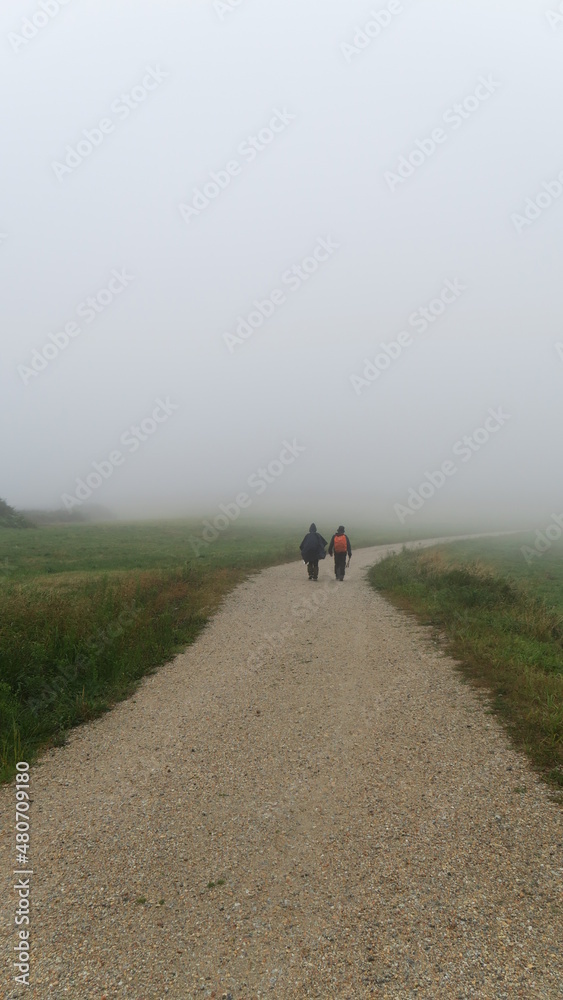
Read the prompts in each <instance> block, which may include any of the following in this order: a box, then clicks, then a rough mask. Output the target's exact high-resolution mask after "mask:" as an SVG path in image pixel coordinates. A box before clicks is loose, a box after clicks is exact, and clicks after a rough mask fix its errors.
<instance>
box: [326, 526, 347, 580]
mask: <svg viewBox="0 0 563 1000" xmlns="http://www.w3.org/2000/svg"><path fill="white" fill-rule="evenodd" d="M333 552H334V575H335V577H336V579H337V580H343V579H344V573H345V571H346V556H348V565H350V559H351V558H352V546H351V545H350V539H349V538H348V535H347V534H345V531H344V525H343V524H341V525H340V527H339V529H338V531H337V532H336V534H335V535H333V536H332V538H331V540H330V545H329V547H328V554H329V556H331V555H332V553H333Z"/></svg>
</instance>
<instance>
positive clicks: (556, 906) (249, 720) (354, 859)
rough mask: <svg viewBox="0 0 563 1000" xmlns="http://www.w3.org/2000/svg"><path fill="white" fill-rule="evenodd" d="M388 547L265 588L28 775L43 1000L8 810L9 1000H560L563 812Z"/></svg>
mask: <svg viewBox="0 0 563 1000" xmlns="http://www.w3.org/2000/svg"><path fill="white" fill-rule="evenodd" d="M383 551H385V550H384V549H380V550H375V549H365V550H361V551H359V552H356V553H354V556H353V559H352V568H351V570H350V572H349V573H347V575H346V579H345V581H344V583H336V581H335V580H334V577H333V575H332V573H331V566H330V563H329V560H328V559H327V560H326V561H325V563H323V564H321V574H320V580H319V582H318V583H314V582H309V581H308V580H307V578H306V572H305V570H304V567H303V565H302V564H299V563H295V564H291V565H287V566H281V567H277V568H274V569H269V570H266V571H265V572H263V573H261V574H260V575H259V576H256V577H253V578H252V579H251V580H249V581H248V582H246V583H245V584H243V585H242V586H240V587H239V588H238V589H237V590H236V591H235V592H234V593H233V594H231V595H230V596H229V597H228V598H227V600H226V601H225V603H224V605H223V607H222V609H221V611H220V612H219V614H218V615H217V616H216V617H215V619H214V620H213V622H212V623H211V625H210V626H209V627H208V629H207V630H206V631H205V633H204V634H203V635H202V636H201V637H200V639H199V640H198V641H197V642H196V643H195V645H193V646H192V647H190V648H189V649H188V650H187V652H186V653H184V654H183V655H181V656H179V657H178V658H177V659H176V660H174V662H173V663H171V664H169V665H167V666H166V667H164V668H163V669H162V670H160V671H159V672H158V673H157V674H155V675H154V676H152V677H150V678H148V679H147V680H146V681H145V682H144V683H143V685H142V687H141V688H140V689H139V691H138V693H137V694H136V695H135V696H134V697H133V698H132V699H131V700H130V701H128V702H125V703H123V704H121V705H119V706H117V708H116V709H115V710H114V711H113V712H111V713H109V714H108V715H106V716H105V717H103V718H101V719H99V720H98V721H97V722H95V723H94V724H92V725H88V726H86V727H84V728H82V729H79V730H76V731H75V732H73V734H72V735H71V738H70V741H69V744H68V745H67V746H66V747H64V748H61V749H57V750H53V751H50V752H49V753H48V754H47V755H46V757H45V758H44V759H43V761H42V763H41V764H40V765H39V766H37V767H35V768H34V769H33V770H32V777H31V787H32V798H33V802H32V808H31V859H32V864H33V872H34V874H33V875H32V876H31V877H30V879H31V898H32V920H31V925H30V930H31V937H30V941H31V984H32V985H31V987H30V988H29V989H26V988H24V987H20V988H17V987H15V985H14V984H13V976H14V975H15V970H14V969H13V968H12V966H11V962H12V958H11V956H12V955H13V954H15V953H14V952H13V951H12V950H11V949H12V948H13V946H14V945H15V944H16V941H17V938H16V933H15V927H14V913H15V909H16V893H15V892H14V890H13V889H12V888H11V887H12V886H13V884H14V883H15V881H16V879H14V876H13V875H12V871H13V869H14V868H15V867H16V865H15V857H14V855H15V851H14V848H13V844H12V840H13V837H12V835H11V834H10V833H9V831H10V830H11V829H13V826H14V816H13V813H14V787H13V786H10V787H6V788H3V789H2V790H1V791H0V816H1V819H2V838H1V847H0V858H1V862H2V870H3V872H4V873H5V876H4V879H5V881H4V884H5V888H6V891H5V892H4V893H3V896H4V903H3V906H2V915H1V916H2V924H1V929H2V939H1V946H2V986H3V991H2V996H4V997H7V998H13V997H20V996H23V995H25V996H26V997H30V998H31V997H32V998H34V1000H35V998H40V1000H44V998H51V997H53V998H55V997H56V998H59V997H60V998H63V997H64V998H66V997H73V998H77V1000H86V998H92V997H96V998H103V997H107V998H108V1000H109V998H113V997H119V998H121V997H127V998H134V1000H161V998H165V997H168V998H170V1000H172V998H174V1000H176V998H177V1000H190V998H192V997H216V998H221V997H223V998H232V1000H242V998H245V1000H250V998H257V997H272V998H274V997H275V998H276V1000H282V998H300V997H315V998H319V1000H321V998H322V1000H329V998H335V1000H344V998H355V997H386V998H388V997H397V998H399V997H400V998H403V997H405V998H407V997H417V998H432V1000H436V998H438V1000H442V998H448V1000H449V998H460V1000H461V998H468V997H478V998H490V1000H500V998H510V1000H513V998H516V997H519V998H520V997H521V998H526V1000H530V998H551V1000H553V998H560V997H563V986H562V983H563V930H562V928H563V905H562V896H563V815H562V813H561V811H560V810H559V809H558V807H557V806H556V805H554V804H553V803H552V802H550V800H549V798H548V795H549V793H548V790H547V789H546V788H545V787H544V786H543V785H542V784H541V783H540V782H539V781H538V780H537V779H536V777H535V776H534V775H533V773H532V771H531V770H530V768H529V766H528V765H527V763H526V762H525V760H524V759H523V758H522V757H520V756H519V755H517V754H516V753H515V752H514V751H512V750H511V749H510V746H509V744H508V742H507V740H506V738H505V736H504V735H503V733H502V732H501V730H500V728H499V726H498V725H497V723H496V722H495V720H494V718H493V717H492V716H491V715H490V714H488V713H487V711H486V707H485V706H484V705H483V704H482V703H481V702H480V701H479V699H478V697H477V695H476V694H474V693H473V692H472V691H471V690H470V689H469V688H468V687H467V686H466V685H464V684H463V683H462V682H461V681H460V679H459V677H458V675H457V674H456V673H455V670H454V668H453V664H452V662H451V661H450V660H449V659H448V658H446V657H444V656H443V655H442V654H441V653H440V652H439V650H438V648H437V647H436V645H435V644H434V643H433V642H432V640H431V638H430V632H429V629H427V628H423V627H421V626H418V625H416V624H414V622H413V621H412V620H410V619H408V618H407V617H405V616H404V615H402V614H400V613H399V612H397V611H395V610H394V609H393V608H391V607H390V606H389V605H388V604H387V603H386V602H385V601H384V600H383V599H382V598H381V597H379V596H378V595H377V594H376V593H374V592H373V591H372V590H371V589H370V587H369V586H368V584H367V583H366V581H365V570H366V568H367V567H368V566H369V565H371V564H373V563H374V562H375V561H376V558H378V557H379V555H380V554H381V552H383ZM304 602H305V603H304ZM307 602H309V603H308V604H307Z"/></svg>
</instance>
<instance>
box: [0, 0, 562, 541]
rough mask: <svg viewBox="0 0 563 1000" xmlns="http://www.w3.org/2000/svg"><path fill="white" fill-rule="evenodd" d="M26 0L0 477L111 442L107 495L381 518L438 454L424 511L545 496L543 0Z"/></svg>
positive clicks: (24, 479) (16, 58) (549, 311)
mask: <svg viewBox="0 0 563 1000" xmlns="http://www.w3.org/2000/svg"><path fill="white" fill-rule="evenodd" d="M43 3H44V7H45V8H46V9H48V12H47V13H45V12H44V11H43V12H42V11H41V4H40V3H39V0H29V2H27V0H26V2H22V3H19V4H17V5H13V4H4V5H3V6H2V8H1V10H0V45H1V46H2V82H3V90H4V95H5V97H4V101H3V102H2V110H1V112H0V114H1V116H2V135H3V140H4V141H3V149H4V154H3V157H2V164H1V168H0V169H1V179H2V183H1V192H2V196H1V201H0V234H1V235H0V268H1V272H0V273H1V274H2V297H1V310H2V376H1V379H2V383H1V403H0V405H1V408H2V419H3V432H2V475H1V477H0V496H4V497H5V498H6V499H7V500H8V502H9V503H11V504H12V505H14V506H16V507H19V508H37V507H51V508H56V507H60V506H61V504H62V502H63V501H62V498H63V496H64V495H65V494H66V495H67V497H69V496H70V497H72V496H74V494H75V490H76V488H77V480H80V479H82V480H84V479H85V478H86V477H87V476H88V475H90V474H92V472H93V471H94V468H95V467H94V465H93V463H98V466H100V465H101V468H102V469H105V471H106V473H107V472H108V467H107V465H104V463H107V462H109V463H110V466H109V468H110V470H111V475H109V474H108V475H107V478H103V476H100V475H98V478H100V479H101V480H102V481H101V485H99V486H96V488H95V489H93V490H92V496H91V500H92V502H96V503H99V504H102V505H104V506H106V507H108V508H109V509H110V510H112V511H114V512H115V513H117V514H119V515H120V516H128V515H135V516H141V515H144V514H151V515H154V514H155V513H159V514H163V515H168V514H178V515H184V514H185V515H192V514H199V513H200V512H205V513H216V512H218V511H219V505H220V504H225V505H226V504H230V503H233V502H235V498H236V497H237V495H240V494H241V493H246V495H247V496H248V497H249V498H250V505H249V507H248V509H249V510H252V512H254V513H255V514H256V515H262V514H267V513H268V512H271V511H283V510H287V511H290V510H291V511H293V512H296V513H298V514H299V515H300V516H301V514H302V516H303V519H304V521H306V522H307V524H308V522H309V520H310V519H311V518H315V517H318V512H322V513H323V514H324V513H326V516H327V517H328V516H333V517H334V518H335V519H337V521H339V520H340V519H342V518H344V520H345V523H348V522H349V520H350V518H351V517H357V516H360V514H369V515H370V516H372V515H373V517H374V519H375V520H377V519H378V518H379V519H388V520H389V521H391V522H394V523H396V524H397V525H398V524H399V517H398V516H397V514H396V510H395V505H396V504H401V505H406V503H407V498H408V496H409V490H410V489H411V488H412V489H414V490H417V489H418V487H419V485H420V484H422V483H423V482H424V481H425V480H426V477H427V474H428V473H430V474H433V475H434V473H435V472H436V470H439V469H440V468H441V467H442V465H443V463H444V462H448V461H451V462H453V464H454V465H455V471H454V472H453V473H451V474H449V475H448V477H447V479H446V480H445V483H444V485H443V486H440V488H437V489H436V492H435V495H434V496H433V497H430V498H429V499H428V500H427V501H425V504H424V505H423V508H421V509H420V510H418V511H417V512H415V513H414V514H412V515H408V518H407V522H408V524H409V526H411V525H412V526H413V530H414V531H415V530H416V527H415V525H417V524H423V523H424V519H425V518H430V517H431V518H433V519H439V518H440V517H444V518H446V517H447V518H452V517H458V516H459V518H460V519H462V520H463V518H464V517H468V516H470V515H471V516H472V515H476V514H477V515H479V514H481V515H482V516H483V517H486V516H488V515H489V514H491V512H493V513H494V515H495V516H497V517H499V518H500V519H501V520H502V519H504V518H506V523H507V525H509V524H510V525H512V524H513V523H515V520H516V521H518V517H521V520H522V526H526V525H530V526H534V525H535V524H536V523H537V524H541V523H543V521H544V520H546V519H548V518H549V516H550V514H551V512H552V511H553V510H557V511H561V510H562V509H563V473H562V466H561V461H560V454H561V451H560V427H561V415H562V402H561V400H562V396H563V393H562V389H563V322H562V317H561V306H560V302H561V227H562V221H563V196H561V195H560V193H559V192H563V183H561V182H560V181H558V180H557V177H558V175H559V174H560V175H561V179H562V180H563V173H562V172H563V148H562V146H561V137H560V121H561V107H562V104H563V16H559V19H558V18H557V17H556V16H555V15H552V16H551V17H550V18H549V19H548V17H547V16H546V12H547V11H552V12H554V11H557V9H558V7H557V2H556V0H553V2H552V3H551V4H550V3H549V2H547V0H545V2H544V0H541V2H536V0H471V3H469V2H465V3H462V2H461V0H452V2H449V3H447V4H446V3H444V0H418V2H411V0H405V2H403V3H398V2H396V0H395V2H393V0H391V3H387V4H384V3H380V2H378V0H376V2H375V3H374V4H372V5H370V4H369V3H365V2H358V0H348V2H347V3H345V4H344V3H341V2H337V0H323V2H322V3H320V2H318V0H315V2H309V3H303V0H262V2H260V0H240V2H239V3H238V4H235V3H234V0H232V3H231V2H230V0H225V2H224V3H220V2H219V3H213V0H198V2H182V3H181V2H178V0H175V2H172V0H168V2H163V0H158V2H157V0H120V2H119V3H113V2H109V0H69V2H67V3H66V4H65V5H63V6H60V9H59V10H58V12H57V10H56V8H57V0H43ZM382 11H386V12H387V13H386V14H382V13H381V12H382ZM37 12H40V14H39V16H37ZM49 12H50V13H49ZM374 12H379V23H378V21H377V20H374ZM25 18H30V19H33V18H35V21H33V20H29V21H28V22H26V23H27V28H25V27H22V24H24V23H25V22H24V19H25ZM45 20H46V23H45V24H43V21H45ZM368 22H370V24H369V25H368V28H367V29H366V30H367V33H366V32H365V31H364V33H360V34H359V35H358V34H357V32H358V30H359V29H361V31H363V26H366V24H367V23H368ZM383 22H385V24H383ZM387 22H389V23H387ZM370 33H371V36H373V37H371V36H370ZM25 34H27V36H28V37H27V39H26V38H25ZM355 38H356V41H357V42H358V44H357V45H356V46H354V39H355ZM362 46H363V47H362ZM149 88H150V89H149ZM123 95H125V97H124V96H123ZM127 95H129V96H127ZM133 95H136V97H135V96H133ZM475 95H477V96H475ZM456 105H457V106H458V110H457V111H456V110H455V106H456ZM460 105H461V109H462V110H461V111H460V110H459V106H460ZM100 122H103V123H104V124H103V127H102V128H101V127H100ZM272 125H274V126H275V129H274V128H273V127H271V126H272ZM264 129H266V130H268V129H270V131H269V132H268V131H265V132H264V131H261V130H264ZM92 130H98V131H94V132H93V131H92ZM85 133H86V134H85ZM259 133H261V135H262V140H260V139H258V143H259V145H262V146H263V147H264V148H257V147H256V146H254V148H253V146H252V139H251V138H250V137H252V136H257V135H258V134H259ZM88 134H89V136H90V138H88ZM432 136H434V138H432ZM92 138H94V139H95V140H97V142H98V144H97V145H95V144H94V145H92V147H91V152H89V155H85V156H84V158H83V159H82V158H81V157H78V165H76V159H77V154H76V152H74V153H73V151H76V148H77V145H78V144H79V143H80V142H81V141H85V142H86V146H82V150H88V143H89V142H90V139H92ZM270 139H271V141H270ZM421 146H422V148H423V150H426V151H427V152H424V151H423V152H420V149H421ZM79 148H80V147H79ZM415 150H418V153H415V155H414V157H413V160H414V163H415V164H416V165H415V166H413V165H412V164H411V165H410V169H409V160H408V158H409V156H411V154H412V153H413V151H415ZM428 151H430V154H429V155H427V153H428ZM69 155H70V161H69V162H70V163H71V164H72V166H71V167H70V168H68V169H65V166H66V162H65V160H66V158H67V157H69ZM73 156H74V159H73V158H72V157H73ZM401 157H403V158H404V159H401ZM421 158H422V162H421V163H420V165H419V161H420V160H421ZM401 164H402V171H403V174H405V175H406V176H404V177H401V176H400V174H399V172H398V171H399V166H400V165H401ZM231 170H232V173H231ZM212 174H215V181H214V182H213V183H217V180H218V179H219V180H220V181H221V183H222V184H223V185H224V189H223V190H220V194H218V196H217V197H210V199H209V204H208V205H207V206H206V207H203V208H201V206H202V204H204V202H202V201H201V200H200V201H198V202H196V204H197V205H199V206H200V208H199V209H197V211H191V212H190V211H189V210H186V207H185V206H188V207H189V206H193V203H194V197H196V189H199V191H200V192H201V191H202V190H203V189H204V188H205V185H207V184H209V182H211V180H212V176H211V175H212ZM544 185H548V187H544ZM207 190H208V192H209V191H212V192H213V191H215V189H214V188H213V187H212V188H208V189H207ZM538 195H541V197H540V199H539V206H540V207H537V205H535V204H534V202H535V200H536V199H537V197H538ZM204 197H205V196H204ZM182 205H183V206H184V209H183V210H180V206H182ZM526 211H527V212H528V216H526ZM198 212H199V214H198ZM319 241H320V242H319ZM326 246H328V247H329V250H328V251H327V250H326V249H323V248H326ZM319 248H320V249H319ZM315 249H316V250H317V251H318V255H319V257H321V258H326V259H322V260H321V261H317V262H315V260H314V258H312V257H311V255H312V254H313V252H314V251H315ZM305 258H309V261H308V264H307V267H309V268H310V269H312V268H313V267H316V268H317V269H316V271H315V273H310V274H308V273H307V271H306V270H305V271H304V270H303V269H302V261H303V260H304V259H305ZM116 275H121V278H119V277H116ZM110 282H111V284H110ZM447 282H449V285H446V283H447ZM108 287H110V288H113V292H111V293H109V294H107V293H104V292H103V290H105V289H107V288H108ZM452 287H453V288H455V289H457V290H458V291H457V292H456V293H455V294H454V293H452V292H451V288H452ZM448 288H449V289H450V291H447V290H446V293H445V294H446V298H447V300H448V301H447V303H446V304H445V307H444V310H443V313H442V314H441V315H438V316H437V317H436V318H434V317H433V316H432V320H431V321H427V324H426V328H424V322H423V321H422V320H421V319H420V316H421V315H423V314H421V313H420V310H421V309H423V308H424V309H425V308H427V307H428V304H429V303H430V302H434V310H435V311H438V310H439V309H441V306H440V303H439V301H438V300H439V297H440V295H442V294H443V293H444V290H445V289H448ZM116 289H118V290H116ZM99 293H102V294H101V299H102V303H104V305H103V309H101V311H99V312H97V311H95V310H92V307H91V306H90V307H89V306H88V305H87V299H88V298H89V297H91V296H94V297H96V296H98V294H99ZM272 294H274V298H275V305H273V306H272V307H271V308H270V307H269V306H268V305H267V304H266V305H265V306H263V308H264V309H265V310H266V311H271V312H272V315H271V316H270V317H269V318H267V319H265V320H264V322H263V323H262V325H261V326H260V327H259V328H258V329H256V330H254V331H253V332H252V334H251V336H249V337H248V338H247V339H242V338H240V339H241V342H240V343H238V342H237V341H236V340H234V339H233V335H236V330H237V327H238V325H239V323H240V320H241V318H242V319H243V320H246V321H248V315H249V313H251V312H252V311H253V310H255V309H256V306H255V305H254V303H255V301H256V300H257V301H258V302H260V303H264V301H265V300H266V299H267V298H269V297H270V296H271V295H272ZM112 297H113V301H111V302H109V304H107V301H106V300H108V299H111V298H112ZM442 301H444V300H442ZM99 306H100V304H99V303H98V308H99ZM414 314H417V315H416V316H415V315H414ZM255 318H256V317H255ZM69 324H70V326H68V325H69ZM72 324H74V325H72ZM65 327H67V333H66V334H64V331H65ZM243 329H247V328H243ZM61 331H63V333H62V335H61V336H60V337H59V345H60V344H63V345H64V344H65V336H66V337H67V341H68V342H67V343H66V346H62V347H58V348H57V347H55V348H53V347H51V348H49V349H48V351H47V354H49V355H52V354H56V356H54V357H50V358H49V359H48V361H47V363H46V364H45V366H44V368H43V370H40V371H37V372H36V373H33V374H31V373H32V372H33V371H34V370H33V368H32V364H31V363H32V359H33V358H35V364H36V367H39V366H40V365H41V361H40V360H38V354H37V353H36V354H34V353H33V352H34V351H35V352H39V354H41V353H42V352H43V350H44V348H45V345H47V344H51V345H52V343H53V341H52V340H51V339H50V335H56V334H60V333H61ZM69 331H72V335H71V333H70V332H69ZM77 331H78V332H77ZM402 332H403V346H402V348H401V350H400V353H399V355H398V356H397V357H394V358H393V359H392V360H391V361H390V362H389V364H388V366H387V367H382V369H381V370H378V371H379V374H377V375H376V377H374V378H373V380H372V381H369V380H368V379H365V384H363V383H361V382H359V379H362V378H364V375H363V373H364V367H365V364H366V359H367V360H368V361H370V362H371V363H372V364H373V363H374V359H375V358H376V356H381V351H382V348H381V346H380V345H381V344H382V343H383V344H386V345H390V344H391V347H390V348H389V350H390V351H391V352H393V351H395V353H397V350H398V348H397V347H393V346H392V344H393V343H395V344H396V343H398V341H397V338H398V337H399V335H401V334H402ZM226 335H230V336H229V337H227V336H226ZM384 353H385V350H384ZM380 364H381V365H382V366H384V365H385V364H386V361H385V358H384V359H383V361H381V359H380ZM368 371H371V373H372V376H373V372H374V369H373V368H371V369H368ZM352 376H356V378H357V379H358V381H356V382H353V380H352ZM158 400H160V401H161V402H162V403H163V404H164V410H162V409H160V410H159V411H158V417H159V420H160V422H157V421H156V420H155V421H154V427H153V425H152V424H151V423H150V421H151V420H153V417H152V414H153V411H154V410H155V408H156V407H158V406H160V405H161V404H160V403H158V402H157V401H158ZM499 408H501V410H502V412H503V413H504V414H506V419H504V420H503V421H502V426H500V427H499V428H498V429H497V430H495V431H494V432H490V437H489V440H487V441H486V442H484V443H482V444H481V445H480V446H479V449H478V450H475V451H472V453H471V457H470V458H469V459H467V460H465V461H463V460H462V456H461V453H460V451H461V446H458V450H457V453H455V452H454V451H453V449H454V448H455V447H456V443H457V442H460V441H461V440H462V439H463V437H464V436H465V435H470V436H471V435H472V434H473V432H474V431H475V430H476V429H477V428H481V427H483V426H484V422H485V420H487V419H489V415H490V410H493V411H498V410H499ZM492 419H493V418H490V419H489V426H490V421H491V420H492ZM144 420H149V423H148V424H145V427H146V428H149V430H150V433H147V434H145V435H144V438H145V439H140V438H139V437H138V438H137V442H136V445H132V444H131V443H130V442H131V435H132V434H133V437H134V436H135V434H136V432H135V431H131V428H134V427H140V426H141V424H142V421H144ZM153 431H154V432H153ZM141 433H142V432H141ZM482 436H483V435H482ZM127 442H129V443H127ZM284 442H289V444H292V443H294V442H295V443H296V444H297V449H298V450H297V455H296V456H294V459H293V460H292V461H291V462H289V460H288V452H287V450H286V451H285V452H284V449H285V448H286V445H285V444H284ZM293 446H294V447H295V445H293ZM300 449H303V450H300ZM282 452H283V453H284V459H285V461H286V462H287V464H284V460H283V459H282V463H281V466H279V465H278V464H276V463H278V462H279V461H280V460H279V456H280V454H281V453H282ZM116 453H118V454H119V462H118V463H116V464H115V465H112V460H111V459H110V456H111V455H113V456H114V458H115V456H116ZM289 457H291V455H289ZM272 462H273V463H274V466H273V469H274V470H275V471H274V473H273V474H271V476H270V478H272V479H273V482H271V483H266V485H265V487H264V489H263V490H259V489H258V488H257V487H256V478H255V479H254V480H252V483H253V484H254V485H251V484H249V479H250V478H251V477H252V476H253V474H254V475H255V477H256V476H258V478H260V474H259V473H258V472H257V470H259V469H260V468H266V469H267V467H268V465H269V463H272ZM282 467H283V471H281V472H280V468H282ZM93 481H94V482H96V481H97V480H96V479H95V478H94V480H93ZM436 481H439V480H436ZM75 509H78V507H75ZM332 511H333V512H334V513H333V514H332V513H331V512H332ZM534 519H535V520H534Z"/></svg>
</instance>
